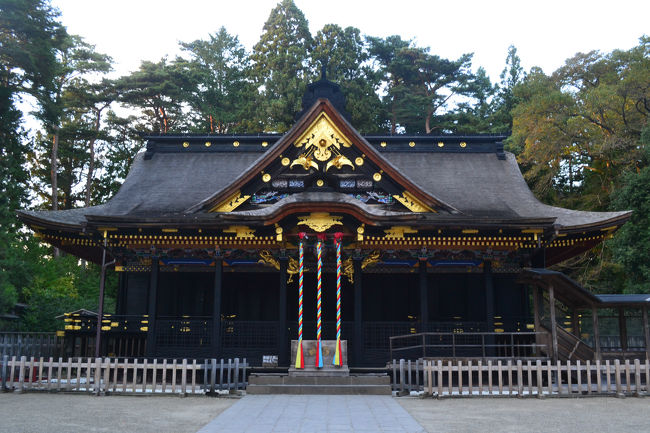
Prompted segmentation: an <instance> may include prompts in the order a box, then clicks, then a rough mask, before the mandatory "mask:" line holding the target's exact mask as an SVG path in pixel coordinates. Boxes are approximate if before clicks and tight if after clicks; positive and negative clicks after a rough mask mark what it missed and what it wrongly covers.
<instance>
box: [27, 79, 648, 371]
mask: <svg viewBox="0 0 650 433" xmlns="http://www.w3.org/2000/svg"><path fill="white" fill-rule="evenodd" d="M344 107H345V98H344V96H343V95H342V93H341V90H340V87H339V86H338V85H336V84H334V83H332V82H329V81H327V80H325V79H322V80H320V81H318V82H315V83H313V84H311V85H309V86H308V89H307V92H306V93H305V95H304V98H303V111H302V112H301V113H300V114H299V117H298V119H297V120H296V122H295V124H294V125H293V127H292V128H291V129H290V130H289V131H288V132H287V133H285V134H282V135H279V134H258V135H220V134H209V135H172V134H168V135H157V136H149V137H147V140H148V141H147V146H146V151H144V152H141V153H139V154H138V155H137V156H136V157H135V160H134V162H133V164H132V167H131V169H130V172H129V174H128V176H127V178H126V180H125V181H124V184H123V185H122V186H121V188H120V190H119V191H118V192H117V194H116V195H115V196H114V197H113V198H112V199H110V200H109V201H108V202H107V203H105V204H102V205H99V206H92V207H86V208H80V209H72V210H60V211H27V210H25V211H20V212H19V218H20V219H21V220H22V221H23V222H24V223H25V224H26V225H28V226H29V227H30V228H31V229H32V230H33V231H34V232H35V233H36V235H37V236H38V237H39V238H40V239H41V240H42V241H43V242H47V243H49V244H51V245H53V246H55V247H57V248H59V249H61V250H63V251H65V252H66V253H68V254H72V255H75V256H77V257H79V258H81V259H84V260H88V261H91V262H94V263H98V264H102V263H103V264H104V265H105V266H106V267H107V268H108V271H109V272H113V271H114V272H116V273H118V275H119V287H118V293H117V306H116V310H115V311H111V312H109V313H110V314H106V313H107V312H102V313H103V314H102V315H101V316H100V317H99V320H98V317H97V313H93V312H76V313H71V314H68V315H66V316H65V319H64V320H65V322H64V323H65V333H66V340H67V342H68V354H69V355H71V356H79V355H82V356H85V355H87V353H88V352H90V351H91V349H93V345H94V344H95V335H96V332H97V327H98V324H99V328H100V329H99V331H100V336H101V344H100V346H99V347H97V349H98V350H99V352H100V353H101V354H102V355H107V356H141V357H142V356H144V357H149V358H156V357H176V358H181V357H183V358H190V357H196V358H200V357H234V356H238V357H247V358H248V360H249V362H250V363H251V364H253V365H259V364H261V363H262V357H263V356H265V355H271V356H277V357H278V364H279V366H285V367H286V366H288V365H289V363H290V362H291V360H290V344H291V340H296V339H297V338H298V302H299V300H298V298H299V297H298V290H299V287H298V284H299V275H298V274H299V268H300V264H299V261H300V260H299V259H300V257H299V249H300V246H301V244H302V249H303V251H304V254H303V264H302V269H303V273H304V275H303V298H302V299H303V303H302V305H303V328H302V329H303V338H304V339H310V340H313V339H315V337H316V322H317V300H316V299H317V270H318V269H317V268H318V267H319V263H318V254H317V251H316V250H317V248H318V247H320V248H318V249H320V250H321V266H320V268H321V269H320V271H321V283H322V334H323V335H322V338H323V339H325V340H334V339H335V338H336V335H335V334H336V313H337V272H336V271H337V269H336V268H337V266H336V264H337V259H339V260H340V263H341V266H340V292H339V295H340V298H339V299H340V304H339V307H340V313H341V338H342V339H343V340H347V347H348V350H349V362H350V365H351V366H352V367H363V366H369V367H372V366H382V365H386V362H387V361H389V359H390V358H391V356H393V357H394V356H395V354H393V353H391V349H395V348H396V347H397V346H395V347H391V338H390V337H396V336H408V335H420V334H422V333H431V334H430V336H429V337H425V338H429V339H430V340H429V342H428V343H426V344H424V346H430V347H429V348H428V349H429V350H430V352H429V354H430V355H438V356H452V354H451V353H448V350H449V347H447V346H446V345H441V346H440V347H439V348H438V349H435V347H434V346H435V342H434V341H431V340H432V337H431V335H434V336H435V335H439V336H440V338H439V339H438V341H443V340H444V338H446V337H445V335H447V336H449V335H460V334H466V335H470V334H472V333H474V334H475V335H484V336H485V335H487V340H486V337H482V339H481V341H479V342H478V343H477V344H475V345H474V349H472V347H471V346H472V345H466V347H465V348H464V349H463V350H465V352H463V353H462V354H461V353H454V354H453V355H455V356H461V355H462V356H497V355H499V354H501V353H503V352H502V351H501V349H500V345H502V346H503V347H508V345H510V346H512V344H511V342H512V341H514V340H513V338H514V337H511V336H517V335H521V336H526V335H529V336H531V337H530V338H531V344H530V345H528V346H526V347H529V348H531V349H530V350H532V351H533V352H534V353H527V354H526V355H527V356H528V355H531V356H532V355H535V356H546V357H554V358H562V357H565V358H566V357H567V356H574V355H575V354H578V353H583V355H584V357H593V356H602V353H601V352H603V353H604V352H605V351H606V348H601V347H600V346H599V344H600V341H601V339H600V338H598V334H597V333H598V323H597V317H598V314H597V313H595V317H593V319H594V320H592V318H591V316H590V314H592V313H594V312H597V311H598V310H599V309H603V308H607V309H609V310H612V309H613V310H612V311H618V310H616V309H617V308H619V307H625V308H632V309H636V310H635V311H637V310H638V311H639V312H643V317H644V319H645V322H646V323H645V329H646V334H647V306H646V305H647V301H646V300H645V298H643V299H640V298H638V299H637V298H631V297H629V296H627V297H626V296H625V295H620V296H622V297H620V296H619V297H617V296H616V295H613V297H610V298H607V297H603V296H597V295H594V294H592V293H591V292H590V291H589V290H586V289H584V288H582V287H580V286H579V285H578V284H577V283H575V282H574V281H572V280H571V279H570V278H568V277H566V276H564V275H563V274H561V273H559V272H556V271H553V270H549V269H547V268H548V267H549V266H552V265H554V264H557V263H560V262H562V261H564V260H566V259H569V258H571V257H574V256H576V255H578V254H581V253H584V252H586V251H588V250H590V249H591V248H593V247H594V246H596V245H597V244H599V243H600V242H602V241H603V240H604V239H607V238H609V237H611V236H612V234H613V233H614V231H616V230H617V229H618V228H620V226H621V225H622V224H624V223H625V222H626V221H627V220H628V218H629V217H630V212H626V211H623V212H584V211H577V210H569V209H563V208H558V207H553V206H548V205H545V204H543V203H541V202H540V201H539V200H537V199H536V198H535V196H534V195H533V194H532V192H531V191H530V189H529V187H528V185H527V184H526V182H525V180H524V178H523V176H522V174H521V172H520V169H519V167H518V165H517V161H516V158H515V156H514V155H513V154H511V153H509V152H506V151H504V148H503V140H504V139H506V138H507V136H506V135H471V136H457V135H440V136H436V135H417V136H409V135H365V136H364V135H361V134H360V133H359V132H357V131H356V130H355V128H354V127H353V126H352V125H351V124H350V122H349V121H348V119H347V115H346V113H345V110H344ZM339 240H340V244H339V247H340V248H339V250H338V253H337V248H336V245H335V242H336V243H338V241H339ZM549 306H553V308H550V307H549ZM558 309H560V310H561V311H563V312H566V316H564V315H562V314H561V313H557V314H556V310H558ZM560 310H558V311H560ZM609 310H608V311H609ZM93 314H94V315H93ZM587 318H589V319H587ZM623 319H624V320H623V322H625V317H624V318H623ZM592 323H593V324H592ZM624 325H625V323H623V325H621V326H619V327H618V328H617V329H618V331H619V334H620V336H621V338H622V339H621V340H620V344H619V346H621V347H619V348H618V350H620V351H623V352H625V351H626V350H632V349H633V347H628V341H631V340H628V338H627V337H626V336H623V328H624V327H625V326H624ZM436 333H437V334H436ZM506 335H508V336H510V337H508V338H506V339H504V338H501V336H506ZM433 339H434V340H435V338H433ZM590 339H591V340H590ZM506 340H507V341H506ZM573 341H591V342H592V343H591V344H590V345H587V347H585V348H584V350H583V351H582V352H580V350H582V349H580V350H576V349H574V350H573V352H572V353H571V354H569V351H570V348H569V349H563V347H564V346H563V342H564V343H566V342H569V343H571V342H573ZM429 343H431V344H429ZM567 344H568V343H567ZM571 344H573V343H571ZM576 344H577V345H579V344H578V343H576ZM486 346H487V347H488V349H487V353H486ZM576 347H577V346H576ZM426 349H427V347H425V350H426ZM418 350H420V349H418ZM436 350H438V352H436ZM530 350H529V352H530ZM643 350H646V349H645V347H644V348H643ZM510 355H513V353H510ZM397 356H401V355H399V354H398V355H397Z"/></svg>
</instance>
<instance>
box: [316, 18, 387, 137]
mask: <svg viewBox="0 0 650 433" xmlns="http://www.w3.org/2000/svg"><path fill="white" fill-rule="evenodd" d="M369 58H370V56H369V54H368V51H367V47H366V44H365V42H364V40H363V38H362V36H361V32H360V31H359V29H356V28H354V27H346V28H345V29H343V28H341V27H340V26H338V25H336V24H326V25H325V26H324V27H323V28H322V29H321V30H319V31H318V33H316V36H315V37H314V50H313V52H312V63H313V65H314V66H325V67H326V73H327V78H328V79H329V80H331V81H334V82H336V83H338V84H340V85H341V88H342V90H343V93H344V94H345V96H346V104H347V105H346V107H345V108H346V111H347V112H348V113H349V114H350V122H351V123H352V125H354V127H355V128H356V129H358V130H359V131H361V132H362V133H373V132H375V133H376V132H378V131H379V125H381V124H382V123H384V122H383V119H382V118H381V115H382V108H381V100H380V99H379V96H378V95H377V91H378V90H379V85H380V76H379V74H378V73H377V72H376V71H374V70H373V69H372V68H371V67H370V65H369V64H368V60H369Z"/></svg>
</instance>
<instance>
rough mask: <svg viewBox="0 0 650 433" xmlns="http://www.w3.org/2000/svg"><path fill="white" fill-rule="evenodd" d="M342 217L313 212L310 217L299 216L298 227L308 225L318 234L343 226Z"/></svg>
mask: <svg viewBox="0 0 650 433" xmlns="http://www.w3.org/2000/svg"><path fill="white" fill-rule="evenodd" d="M341 218H343V217H341V216H333V215H330V214H329V213H327V212H312V213H310V214H309V215H308V216H299V217H298V219H299V220H300V222H299V223H298V225H306V226H308V227H309V228H310V229H312V230H315V231H317V232H324V231H325V230H327V229H328V228H330V227H332V226H334V225H343V223H342V222H341Z"/></svg>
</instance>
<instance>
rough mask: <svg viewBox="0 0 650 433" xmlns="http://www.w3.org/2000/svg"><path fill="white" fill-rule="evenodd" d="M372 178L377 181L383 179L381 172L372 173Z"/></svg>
mask: <svg viewBox="0 0 650 433" xmlns="http://www.w3.org/2000/svg"><path fill="white" fill-rule="evenodd" d="M372 178H373V179H374V180H375V182H379V181H380V180H381V174H379V173H375V174H373V175H372Z"/></svg>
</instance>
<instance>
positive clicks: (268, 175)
mask: <svg viewBox="0 0 650 433" xmlns="http://www.w3.org/2000/svg"><path fill="white" fill-rule="evenodd" d="M262 180H263V181H264V182H268V181H270V180H271V175H270V174H268V173H264V174H263V175H262Z"/></svg>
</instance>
